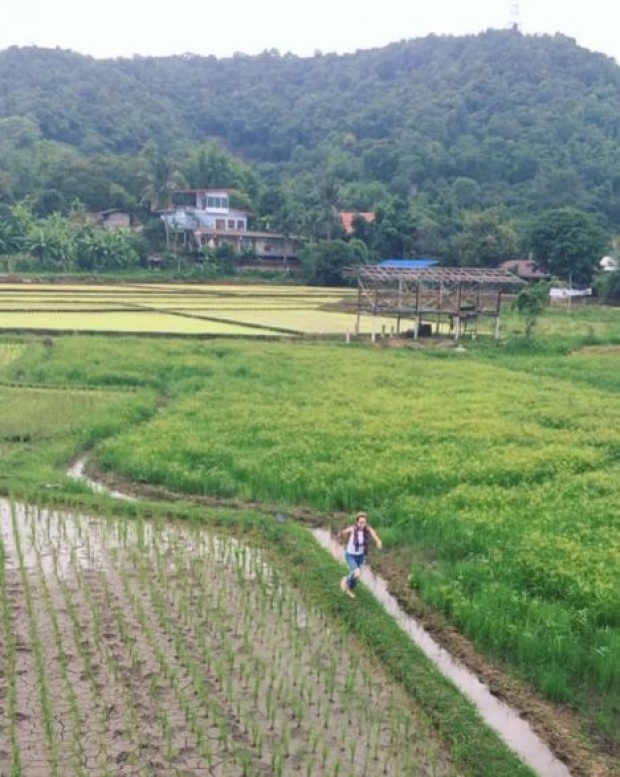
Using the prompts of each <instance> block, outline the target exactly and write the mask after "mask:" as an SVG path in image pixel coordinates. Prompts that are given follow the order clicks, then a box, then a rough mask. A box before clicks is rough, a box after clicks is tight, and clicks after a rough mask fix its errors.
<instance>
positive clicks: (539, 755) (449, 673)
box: [312, 529, 570, 777]
mask: <svg viewBox="0 0 620 777" xmlns="http://www.w3.org/2000/svg"><path fill="white" fill-rule="evenodd" d="M312 533H313V534H314V537H315V538H316V539H317V540H318V542H319V543H320V544H321V545H322V546H323V547H324V548H326V549H327V550H329V551H330V552H331V553H332V554H333V555H334V556H335V557H336V558H342V547H341V546H340V545H339V544H338V543H337V542H336V540H335V539H334V538H333V537H332V535H331V534H330V533H329V531H327V530H325V529H315V530H313V532H312ZM363 581H364V585H366V587H367V588H368V589H369V590H370V591H372V593H373V594H374V595H375V597H376V598H377V599H378V600H379V601H380V602H381V604H382V605H383V607H384V608H385V610H386V612H388V613H389V614H390V615H392V616H393V617H394V619H395V620H396V622H397V623H398V624H399V625H400V627H401V628H402V629H403V630H404V631H405V632H406V633H407V634H408V635H409V636H410V637H411V639H412V640H413V642H415V644H416V645H417V646H418V647H419V648H420V649H421V650H422V652H423V653H424V654H425V655H426V656H427V657H428V658H429V659H430V660H431V661H432V662H433V663H434V664H435V666H436V667H437V668H438V669H439V670H440V671H441V673H442V674H443V675H444V676H445V677H447V678H448V679H449V680H451V681H452V682H453V683H454V685H456V686H457V688H458V689H459V690H460V691H461V692H462V693H463V694H464V696H466V697H467V698H468V699H469V700H470V701H471V702H473V703H474V704H475V706H476V708H477V710H478V712H479V713H480V715H481V717H482V718H483V719H484V720H485V721H486V723H487V724H488V725H489V726H490V727H491V728H492V729H494V730H495V731H496V732H497V733H498V734H499V735H500V736H501V738H502V739H503V740H504V742H506V744H507V745H508V746H509V747H510V748H511V749H512V750H514V751H515V752H516V753H517V754H518V755H519V756H520V757H521V759H522V760H523V761H524V762H525V763H527V765H528V766H529V767H530V768H531V769H533V770H534V771H535V772H536V774H539V775H541V777H570V772H569V771H568V769H567V768H566V765H565V764H563V763H562V762H561V761H560V760H558V759H557V758H556V757H555V756H554V755H553V753H552V752H551V750H549V748H548V747H547V745H546V744H545V743H544V742H543V741H542V740H541V739H540V738H539V737H538V736H537V734H536V733H535V732H534V731H533V730H532V728H531V726H530V725H529V724H528V723H527V722H526V721H525V720H523V719H522V718H520V717H519V713H518V712H517V711H516V710H513V709H512V708H511V707H509V706H508V705H507V704H504V702H502V701H500V700H499V699H498V698H497V697H495V696H493V694H492V693H491V692H490V690H489V689H488V687H487V686H486V685H484V683H482V682H480V680H479V679H478V678H477V677H476V676H475V675H474V674H473V673H472V672H470V671H469V670H468V669H466V668H465V667H464V666H463V665H462V664H460V663H459V662H458V661H456V660H455V659H454V658H453V656H452V655H450V653H448V652H447V651H446V650H444V648H442V647H441V646H440V645H438V644H437V643H436V642H435V640H434V639H433V638H432V637H431V636H430V634H428V632H427V631H426V630H425V629H423V628H422V626H420V624H419V623H418V622H417V621H416V620H415V618H412V617H411V616H410V615H407V614H406V613H405V612H403V610H401V608H400V607H399V605H398V603H397V602H396V599H394V597H393V596H392V595H391V594H390V593H389V592H388V590H387V585H386V583H385V581H384V580H383V579H382V578H380V577H379V576H378V575H375V574H374V573H373V572H372V571H371V570H369V569H366V570H365V571H364V575H363Z"/></svg>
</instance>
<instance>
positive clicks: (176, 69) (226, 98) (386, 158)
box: [0, 30, 620, 228]
mask: <svg viewBox="0 0 620 777" xmlns="http://www.w3.org/2000/svg"><path fill="white" fill-rule="evenodd" d="M213 139H217V140H221V141H222V142H223V144H224V145H225V147H226V148H227V149H228V151H229V152H230V153H232V154H234V155H236V156H238V157H240V158H242V159H243V160H244V161H245V162H246V163H248V164H250V165H252V166H255V167H256V168H257V169H258V170H260V171H261V172H262V173H264V174H265V175H266V176H267V177H268V180H270V181H271V182H281V181H283V180H285V179H291V178H293V177H295V178H299V177H300V176H304V175H307V176H316V175H317V174H318V173H317V171H320V173H321V175H322V176H333V178H334V179H336V180H337V181H338V182H339V185H340V187H341V199H344V200H345V202H343V203H342V204H343V205H347V204H348V205H350V206H351V207H354V208H358V209H363V208H367V207H373V206H374V205H375V204H376V203H375V202H374V201H373V200H376V199H377V197H378V196H380V195H383V194H384V193H388V194H389V195H396V196H402V197H410V196H412V195H413V194H415V193H419V192H423V193H424V194H425V196H427V197H428V198H430V199H432V198H433V197H435V198H436V197H443V198H446V197H453V198H455V201H458V204H460V205H462V204H465V205H467V204H469V205H472V206H475V207H479V208H484V207H489V206H492V205H494V204H497V203H502V204H503V205H505V206H506V207H508V208H509V209H511V210H513V211H514V212H517V213H523V212H528V211H529V212H536V211H537V210H539V209H540V208H543V207H557V206H564V205H570V206H574V207H577V208H581V209H583V210H585V211H590V212H595V213H597V215H598V216H600V217H601V219H602V221H604V222H605V223H606V225H607V226H609V227H615V228H619V227H620V67H619V66H618V65H617V64H616V63H615V61H614V60H612V59H610V58H608V57H605V56H603V55H601V54H595V53H592V52H589V51H587V50H585V49H582V48H580V47H579V46H577V44H576V43H575V41H573V40H572V39H570V38H567V37H565V36H561V35H556V36H546V35H545V36H526V35H523V34H521V33H520V32H518V31H516V30H489V31H487V32H485V33H482V34H479V35H475V36H473V35H472V36H464V37H449V36H448V37H438V36H428V37H426V38H420V39H414V40H409V41H401V42H399V43H394V44H391V45H389V46H386V47H384V48H380V49H371V50H362V51H358V52H356V53H354V54H347V55H335V54H317V55H316V56H313V57H311V58H299V57H296V56H293V55H284V56H281V55H279V54H278V52H276V51H272V52H265V53H263V54H261V55H259V56H246V55H236V56H234V57H231V58H226V59H216V58H214V57H199V56H193V55H183V56H177V57H165V58H150V57H135V58H132V59H114V60H94V59H92V58H90V57H85V56H81V55H78V54H75V53H72V52H67V51H63V50H48V49H38V48H22V49H19V48H11V49H7V50H5V51H2V52H0V152H1V153H2V156H1V157H0V193H1V192H2V180H3V174H4V177H5V179H6V178H7V176H8V178H9V179H10V180H11V189H10V191H11V193H12V196H13V197H15V196H18V195H19V194H23V192H22V191H20V187H21V188H24V187H25V183H24V182H23V180H22V179H20V177H19V174H18V172H19V170H17V168H18V167H19V166H17V167H16V165H13V167H11V158H10V157H11V153H13V151H15V153H17V152H19V150H20V149H21V150H23V149H26V148H31V147H34V146H36V144H39V143H41V142H43V141H54V142H55V143H60V144H65V145H68V146H70V147H72V148H73V149H76V150H78V151H79V152H81V154H83V155H86V156H89V157H92V156H94V155H99V156H102V155H103V156H116V155H126V156H131V155H136V154H137V153H138V152H139V151H140V149H142V148H143V147H144V145H145V143H146V142H147V141H149V140H154V141H156V142H157V143H158V145H159V146H160V147H162V148H167V149H173V148H175V147H176V148H177V149H178V148H179V147H181V148H183V147H184V148H185V149H187V148H191V147H196V146H198V145H200V144H204V143H206V142H208V141H209V140H213ZM48 146H49V144H48ZM7 152H8V154H9V158H8V159H7ZM22 166H23V165H22ZM7 168H8V169H7ZM16 170H17V172H16ZM24 175H25V174H24ZM22 178H23V175H22ZM26 178H27V176H26ZM24 180H25V179H24ZM20 181H21V183H20ZM5 188H6V189H7V191H8V188H7V186H5Z"/></svg>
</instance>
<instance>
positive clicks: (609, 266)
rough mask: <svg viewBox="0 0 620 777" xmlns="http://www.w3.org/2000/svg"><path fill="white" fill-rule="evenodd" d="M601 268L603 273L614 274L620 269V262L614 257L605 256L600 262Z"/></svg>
mask: <svg viewBox="0 0 620 777" xmlns="http://www.w3.org/2000/svg"><path fill="white" fill-rule="evenodd" d="M599 265H600V268H601V270H602V271H603V272H614V271H615V270H618V269H620V262H618V260H617V259H614V258H613V256H604V257H603V258H602V259H601V261H600V262H599Z"/></svg>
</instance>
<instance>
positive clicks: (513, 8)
mask: <svg viewBox="0 0 620 777" xmlns="http://www.w3.org/2000/svg"><path fill="white" fill-rule="evenodd" d="M508 26H509V27H510V29H511V30H515V32H518V31H519V3H517V2H516V0H515V2H513V3H511V4H510V23H509V25H508Z"/></svg>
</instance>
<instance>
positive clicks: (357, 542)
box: [346, 526, 370, 556]
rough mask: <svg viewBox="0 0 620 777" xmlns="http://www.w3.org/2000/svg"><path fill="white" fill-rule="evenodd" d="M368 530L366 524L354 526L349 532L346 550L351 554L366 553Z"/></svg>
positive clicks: (368, 538)
mask: <svg viewBox="0 0 620 777" xmlns="http://www.w3.org/2000/svg"><path fill="white" fill-rule="evenodd" d="M369 541H370V532H369V531H368V526H354V527H353V531H352V532H351V534H349V541H348V543H347V549H346V552H347V553H350V554H351V555H352V556H362V555H368V545H369Z"/></svg>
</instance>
